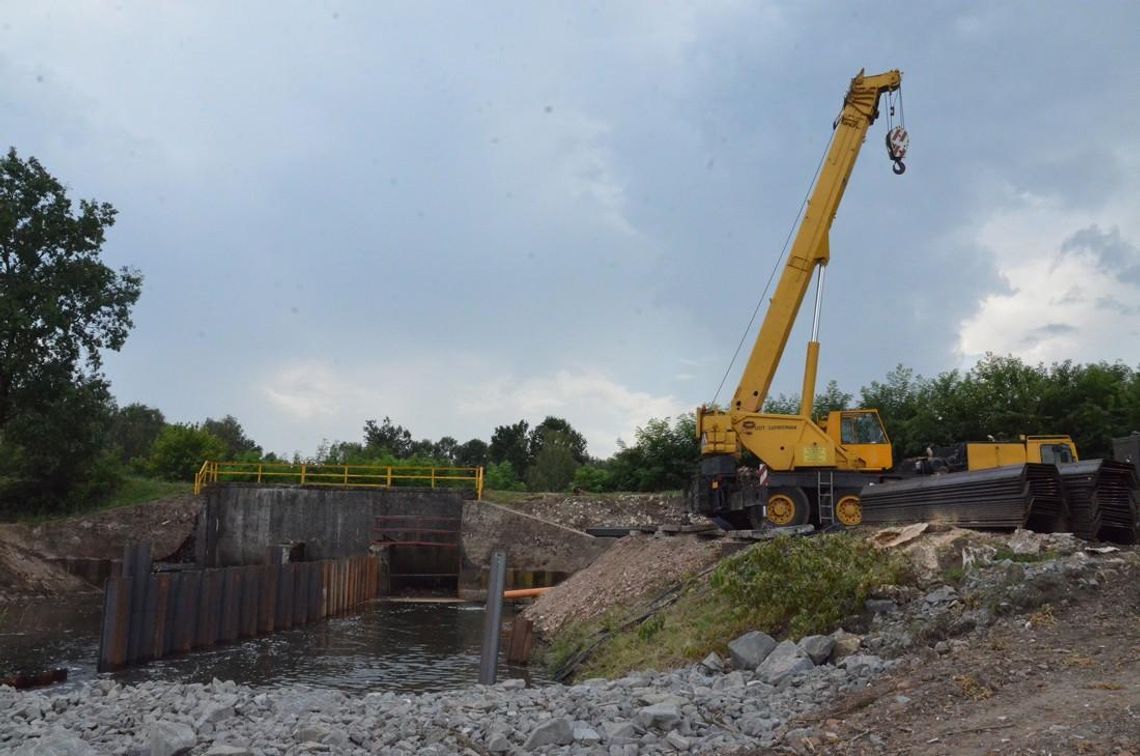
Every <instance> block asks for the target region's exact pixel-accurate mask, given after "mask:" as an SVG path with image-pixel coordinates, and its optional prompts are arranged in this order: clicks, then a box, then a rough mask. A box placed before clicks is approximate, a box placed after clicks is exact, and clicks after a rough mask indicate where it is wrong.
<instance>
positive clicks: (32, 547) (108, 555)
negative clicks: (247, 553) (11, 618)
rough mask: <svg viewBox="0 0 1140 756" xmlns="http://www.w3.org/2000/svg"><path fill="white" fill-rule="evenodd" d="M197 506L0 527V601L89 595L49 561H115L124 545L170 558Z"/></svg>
mask: <svg viewBox="0 0 1140 756" xmlns="http://www.w3.org/2000/svg"><path fill="white" fill-rule="evenodd" d="M200 508H201V504H200V502H199V500H198V499H197V498H196V497H194V496H191V495H184V496H176V497H172V498H169V499H162V500H158V501H152V502H147V503H144V504H136V505H134V506H129V507H117V508H115V509H106V510H102V511H99V512H92V513H91V514H86V515H79V516H76V517H67V518H62V519H59V520H49V521H47V522H42V523H36V524H27V523H0V601H11V600H15V599H19V598H28V597H36V596H58V595H62V594H67V593H74V592H77V591H85V590H91V589H92V588H93V586H91V584H89V583H87V582H85V581H83V580H80V579H79V578H76V577H74V576H73V575H70V574H69V573H68V572H67V570H65V569H64V568H63V567H62V566H60V565H58V564H55V563H53V561H52V560H55V559H62V558H73V559H74V558H79V559H119V558H121V557H122V555H123V546H125V545H126V544H127V543H129V542H144V541H145V542H150V543H152V544H154V553H155V555H156V556H159V557H165V556H166V555H168V554H172V553H173V552H175V551H176V550H177V549H178V547H179V546H181V545H182V543H183V542H184V541H185V540H186V538H187V537H188V536H189V535H190V534H191V532H192V531H193V529H194V523H195V521H196V518H197V516H198V512H199V509H200Z"/></svg>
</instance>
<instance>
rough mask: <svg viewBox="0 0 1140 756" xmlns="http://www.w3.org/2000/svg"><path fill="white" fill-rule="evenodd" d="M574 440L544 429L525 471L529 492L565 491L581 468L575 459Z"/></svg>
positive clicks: (560, 433) (563, 434) (562, 433)
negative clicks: (540, 440) (536, 450)
mask: <svg viewBox="0 0 1140 756" xmlns="http://www.w3.org/2000/svg"><path fill="white" fill-rule="evenodd" d="M576 443H577V441H576V439H574V438H573V437H572V436H571V435H570V434H568V433H564V432H562V431H557V430H552V429H550V428H544V429H543V430H542V442H541V444H540V445H539V449H538V453H537V454H536V455H535V457H534V461H533V462H532V463H531V465H530V467H529V468H527V471H526V487H527V489H528V490H531V491H565V490H566V489H567V488H568V487H569V485H570V481H572V480H574V473H575V471H577V469H578V468H579V467H580V466H581V463H580V462H579V461H578V460H577V458H576V457H575V448H576Z"/></svg>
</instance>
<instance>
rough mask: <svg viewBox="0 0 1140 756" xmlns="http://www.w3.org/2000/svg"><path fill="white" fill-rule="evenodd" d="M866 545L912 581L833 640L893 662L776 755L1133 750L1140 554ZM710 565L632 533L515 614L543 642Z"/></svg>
mask: <svg viewBox="0 0 1140 756" xmlns="http://www.w3.org/2000/svg"><path fill="white" fill-rule="evenodd" d="M863 535H864V536H865V537H867V538H868V539H869V540H870V541H871V542H872V543H874V544H876V545H877V546H878V547H880V548H885V549H889V550H892V551H895V552H896V553H901V554H904V555H905V556H906V557H907V561H908V562H909V563H910V565H911V567H912V568H913V576H912V580H913V582H910V583H908V584H906V585H891V586H881V587H878V588H876V589H875V590H874V591H873V593H872V596H873V599H874V600H873V601H868V602H867V607H866V609H865V612H864V614H862V615H858V616H853V617H851V618H849V619H848V620H845V621H844V629H845V630H849V631H852V632H854V633H856V634H855V635H852V636H851V637H852V638H854V639H855V640H856V641H857V643H858V647H859V651H858V653H862V654H875V655H876V658H878V657H880V656H881V657H883V658H886V659H898V660H899V661H898V663H897V666H895V667H894V668H893V669H892V671H890V672H889V673H888V674H887V675H885V676H884V677H882V678H881V679H880V680H878V681H877V682H875V683H874V684H872V686H871V687H869V688H866V689H864V690H862V691H860V692H858V693H856V694H854V695H844V696H842V697H840V698H838V699H835V700H830V701H829V700H828V699H827V698H826V697H825V698H824V699H822V700H821V701H820V703H821V704H822V708H819V709H816V710H815V712H814V713H812V714H811V715H810V716H808V717H805V718H804V719H802V720H793V721H789V722H786V723H784V724H783V725H781V727H780V728H779V741H778V743H779V747H780V750H782V751H783V752H788V753H800V754H809V753H836V754H859V755H860V756H862V755H864V754H866V755H868V756H869V755H870V754H880V753H892V754H911V753H923V754H926V753H931V754H959V753H1003V754H1005V753H1010V754H1043V753H1077V754H1086V753H1087V754H1119V755H1120V756H1126V755H1129V754H1131V755H1133V756H1135V755H1137V754H1140V547H1127V546H1125V547H1116V546H1109V545H1100V544H1095V543H1086V542H1084V541H1081V540H1080V539H1077V538H1074V537H1073V536H1071V535H1069V534H1050V535H1037V534H1033V533H1028V532H1026V531H1018V532H1017V533H1014V534H1012V535H1011V534H999V533H980V532H976V531H969V530H961V529H958V528H953V527H947V526H934V525H929V526H928V525H916V526H909V527H905V528H889V529H884V530H880V531H872V530H868V531H865V532H864V533H863ZM719 557H720V553H719V550H718V546H717V544H716V542H709V541H703V540H701V539H699V538H697V537H695V536H678V537H665V536H663V535H659V536H649V535H644V536H634V537H629V538H626V539H623V540H622V541H620V542H619V543H618V544H617V545H615V546H614V547H613V548H612V549H611V550H610V551H609V552H608V553H606V554H605V555H603V556H602V557H601V558H599V559H598V560H597V561H596V562H595V563H594V564H593V565H591V567H589V568H587V569H585V570H583V571H581V572H579V573H578V574H577V575H575V576H573V577H572V578H570V579H569V580H567V581H566V582H564V583H562V584H561V585H560V586H559V587H557V588H556V589H555V590H554V591H551V592H550V593H548V594H546V595H545V596H543V597H542V598H541V599H540V600H539V601H537V602H535V603H534V604H533V605H532V606H530V607H529V608H528V609H527V610H526V613H527V615H528V616H530V617H531V619H533V620H534V621H535V625H536V629H538V630H539V632H540V633H541V634H542V635H543V636H545V637H546V638H547V639H548V640H549V639H551V638H552V636H555V635H557V634H558V633H559V632H561V631H567V632H569V631H568V628H570V626H571V625H574V624H576V623H580V622H581V623H588V622H589V621H591V620H597V619H598V618H600V617H602V616H603V615H604V614H606V612H607V611H609V610H611V609H614V610H617V611H624V610H626V609H632V608H634V607H637V606H639V605H643V604H644V603H645V602H646V601H648V600H649V599H652V598H653V597H654V596H656V595H658V594H660V593H661V592H662V591H664V590H666V589H667V588H668V587H669V585H670V584H673V583H676V582H678V581H680V580H681V579H683V577H684V576H685V575H691V574H693V573H695V572H698V571H700V570H701V569H702V568H703V567H705V566H708V565H712V564H714V563H716V562H717V561H718V559H719ZM849 623H852V624H851V626H850V627H849V626H848V624H849ZM805 695H808V693H805ZM760 752H763V753H770V752H771V751H770V750H769V751H760ZM760 752H757V753H760Z"/></svg>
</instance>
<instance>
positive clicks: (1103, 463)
mask: <svg viewBox="0 0 1140 756" xmlns="http://www.w3.org/2000/svg"><path fill="white" fill-rule="evenodd" d="M1137 489H1138V481H1137V476H1136V473H1135V471H1134V470H1133V469H1132V468H1131V467H1130V466H1129V465H1127V464H1125V463H1121V462H1112V461H1108V460H1099V459H1095V460H1089V461H1087V462H1076V463H1073V464H1069V465H1060V466H1059V468H1058V467H1057V466H1054V465H1047V464H1025V465H1009V466H1006V467H998V468H994V469H992V470H979V471H975V472H964V473H951V474H949V475H937V476H933V477H928V478H916V479H912V480H907V481H900V482H896V483H884V484H882V485H875V486H867V487H865V488H864V489H863V491H862V495H861V498H862V504H863V522H865V523H868V524H884V523H895V522H944V523H949V524H953V525H958V526H960V527H967V528H1018V527H1021V528H1029V529H1030V530H1036V531H1037V532H1040V533H1053V532H1063V531H1072V532H1073V533H1075V534H1076V535H1078V536H1080V537H1081V538H1084V539H1086V540H1093V539H1097V538H1099V539H1102V540H1106V541H1117V542H1122V543H1136V542H1138V541H1140V519H1138V512H1137Z"/></svg>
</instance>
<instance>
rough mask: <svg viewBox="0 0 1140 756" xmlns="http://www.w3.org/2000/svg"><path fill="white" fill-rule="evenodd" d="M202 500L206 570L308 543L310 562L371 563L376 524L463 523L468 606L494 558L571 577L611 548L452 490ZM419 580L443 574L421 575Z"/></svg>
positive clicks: (318, 491) (231, 489)
mask: <svg viewBox="0 0 1140 756" xmlns="http://www.w3.org/2000/svg"><path fill="white" fill-rule="evenodd" d="M203 497H204V498H205V505H204V506H203V508H202V515H201V518H200V519H199V523H198V533H197V540H196V554H195V556H196V561H197V562H198V564H200V565H202V566H206V567H231V566H237V565H244V564H261V563H263V562H264V561H265V555H266V550H267V548H268V547H270V546H276V545H278V544H283V543H304V544H305V559H308V560H312V559H337V558H341V557H346V556H355V555H359V554H366V553H368V550H369V546H370V544H371V541H372V527H373V524H374V522H375V519H376V517H378V516H381V515H418V516H424V517H462V562H461V564H462V571H461V575H460V585H459V588H460V595H461V596H463V597H465V598H478V597H481V596H482V595H484V594H485V588H483V587H482V584H483V582H484V573H485V571H486V570H487V568H488V566H489V564H490V556H491V552H493V551H495V550H498V549H502V550H503V551H505V552H507V566H508V568H509V569H511V570H514V571H543V572H560V573H565V574H572V573H574V572H577V571H578V570H580V569H582V568H583V567H586V566H587V565H589V564H590V563H591V562H593V561H594V559H595V558H596V557H597V556H598V555H599V554H601V553H602V552H603V551H605V550H606V548H608V547H609V545H610V543H611V541H610V539H601V538H594V537H593V536H590V535H587V534H586V533H582V532H581V531H577V530H572V529H570V528H566V527H563V526H561V525H556V524H554V523H551V522H547V521H545V520H540V519H539V518H537V517H532V516H530V515H527V514H523V513H521V512H516V511H514V510H512V509H508V508H506V507H501V506H499V505H497V504H490V503H488V502H485V501H484V502H478V501H465V500H464V499H463V495H462V492H460V491H454V490H443V489H436V490H434V491H432V490H417V489H400V488H392V489H351V490H345V489H332V488H299V487H286V486H278V487H259V486H256V485H249V484H237V483H233V484H227V485H215V486H211V487H210V488H208V489H207V490H206V492H205V493H204V494H203ZM445 551H446V550H443V549H438V550H436V549H432V550H430V552H432V553H425V554H424V555H423V558H424V559H432V558H434V559H437V560H438V559H447V560H448V561H449V563H450V564H454V563H455V558H454V557H453V556H451V555H450V554H446V553H443V552H445ZM452 553H454V552H452ZM412 556H414V555H408V557H409V558H411V557H412ZM401 559H403V557H401ZM413 561H418V558H417V559H416V560H413ZM417 569H418V568H417ZM405 571H406V570H405ZM423 571H425V572H434V571H437V570H435V569H428V567H424V568H423Z"/></svg>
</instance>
